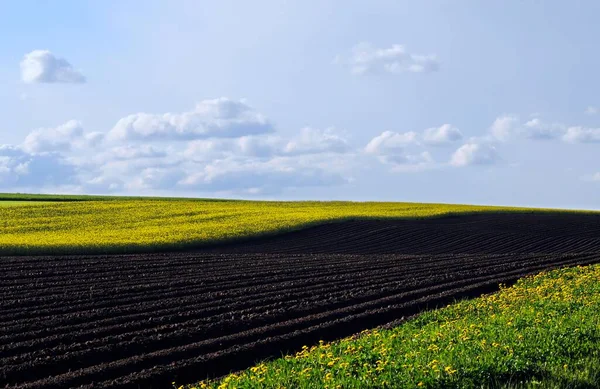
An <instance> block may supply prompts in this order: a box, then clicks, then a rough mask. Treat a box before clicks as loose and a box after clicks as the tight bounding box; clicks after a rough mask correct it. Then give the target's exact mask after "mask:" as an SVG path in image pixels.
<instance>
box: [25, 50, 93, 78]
mask: <svg viewBox="0 0 600 389" xmlns="http://www.w3.org/2000/svg"><path fill="white" fill-rule="evenodd" d="M21 79H22V80H23V82H26V83H30V84H31V83H67V84H81V83H84V82H85V81H86V79H85V77H84V76H83V74H81V73H80V72H79V71H78V70H75V69H74V68H73V66H71V64H70V63H69V62H68V61H67V60H66V59H64V58H59V57H56V56H55V55H54V54H52V53H51V52H50V51H48V50H34V51H32V52H30V53H28V54H25V57H24V58H23V60H22V61H21Z"/></svg>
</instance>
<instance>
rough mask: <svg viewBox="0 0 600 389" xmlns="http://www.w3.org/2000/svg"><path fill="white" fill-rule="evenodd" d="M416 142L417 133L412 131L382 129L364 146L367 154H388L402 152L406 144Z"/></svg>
mask: <svg viewBox="0 0 600 389" xmlns="http://www.w3.org/2000/svg"><path fill="white" fill-rule="evenodd" d="M415 143H417V133H416V132H414V131H410V132H404V133H398V132H393V131H384V132H382V133H381V134H380V135H378V136H376V137H375V138H373V139H371V141H370V142H369V143H368V144H367V146H366V147H365V151H366V152H367V153H369V154H379V155H389V154H395V153H403V152H404V149H405V147H406V146H408V145H410V144H415Z"/></svg>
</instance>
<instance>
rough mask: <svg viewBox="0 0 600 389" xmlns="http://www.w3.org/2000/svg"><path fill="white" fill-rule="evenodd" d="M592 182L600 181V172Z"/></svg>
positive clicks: (593, 177)
mask: <svg viewBox="0 0 600 389" xmlns="http://www.w3.org/2000/svg"><path fill="white" fill-rule="evenodd" d="M592 181H600V172H598V173H596V174H594V175H593V176H592Z"/></svg>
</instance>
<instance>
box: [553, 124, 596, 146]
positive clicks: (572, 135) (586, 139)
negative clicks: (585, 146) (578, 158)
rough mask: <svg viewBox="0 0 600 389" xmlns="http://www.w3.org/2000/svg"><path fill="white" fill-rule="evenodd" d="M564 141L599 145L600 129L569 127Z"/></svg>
mask: <svg viewBox="0 0 600 389" xmlns="http://www.w3.org/2000/svg"><path fill="white" fill-rule="evenodd" d="M562 139H563V140H564V141H565V142H570V143H598V142H600V128H586V127H569V128H568V129H567V133H566V134H565V135H563V137H562Z"/></svg>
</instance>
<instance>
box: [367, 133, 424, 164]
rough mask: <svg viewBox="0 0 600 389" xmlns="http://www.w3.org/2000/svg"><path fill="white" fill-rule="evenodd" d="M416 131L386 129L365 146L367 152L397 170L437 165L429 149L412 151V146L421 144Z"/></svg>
mask: <svg viewBox="0 0 600 389" xmlns="http://www.w3.org/2000/svg"><path fill="white" fill-rule="evenodd" d="M417 137H418V135H417V133H416V132H413V131H411V132H405V133H397V132H392V131H385V132H383V133H381V134H380V135H378V136H376V137H375V138H373V139H371V141H370V142H369V143H368V144H367V146H366V147H365V152H366V153H367V154H371V155H375V156H377V159H378V160H379V161H380V162H381V163H383V164H386V165H392V171H395V172H416V171H421V170H425V169H427V168H431V167H433V166H435V163H434V160H433V157H432V156H431V154H430V153H429V152H427V151H423V152H420V153H415V152H411V151H409V150H408V149H409V148H410V146H416V145H419V143H418V141H417Z"/></svg>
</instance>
